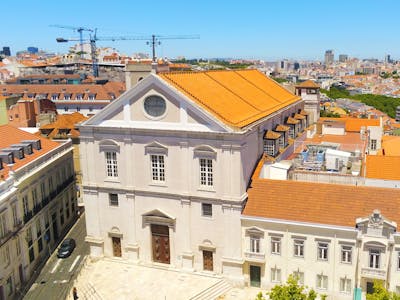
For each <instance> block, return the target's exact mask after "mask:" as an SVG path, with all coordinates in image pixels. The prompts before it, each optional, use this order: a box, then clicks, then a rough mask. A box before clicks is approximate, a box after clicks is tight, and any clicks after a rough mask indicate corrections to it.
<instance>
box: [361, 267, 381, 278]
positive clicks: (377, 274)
mask: <svg viewBox="0 0 400 300" xmlns="http://www.w3.org/2000/svg"><path fill="white" fill-rule="evenodd" d="M361 276H364V277H369V278H375V279H386V270H384V269H374V268H361Z"/></svg>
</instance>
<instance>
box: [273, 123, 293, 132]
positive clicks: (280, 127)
mask: <svg viewBox="0 0 400 300" xmlns="http://www.w3.org/2000/svg"><path fill="white" fill-rule="evenodd" d="M289 129H290V127H289V126H285V125H282V124H279V125H278V126H276V128H275V131H288V130H289Z"/></svg>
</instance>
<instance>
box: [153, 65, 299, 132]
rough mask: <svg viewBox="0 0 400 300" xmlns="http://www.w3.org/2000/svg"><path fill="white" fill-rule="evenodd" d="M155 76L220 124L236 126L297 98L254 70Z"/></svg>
mask: <svg viewBox="0 0 400 300" xmlns="http://www.w3.org/2000/svg"><path fill="white" fill-rule="evenodd" d="M159 76H160V77H161V78H162V79H164V80H165V81H167V82H168V83H170V84H171V85H173V86H174V87H175V88H177V89H178V90H180V91H181V92H182V93H184V94H185V95H186V96H188V97H189V98H191V99H192V100H193V101H195V102H196V103H197V104H199V105H200V106H202V107H203V108H204V109H206V110H207V111H209V112H210V113H212V114H213V115H215V116H216V117H218V118H219V119H220V120H222V121H223V122H224V123H226V124H228V125H230V126H233V127H238V128H243V127H245V126H248V125H250V124H252V123H253V122H256V121H257V120H260V119H261V118H264V117H266V116H268V115H270V114H272V113H274V112H276V111H278V110H279V109H282V108H283V107H286V106H288V105H290V104H293V103H295V102H297V101H299V100H301V98H300V97H298V96H295V95H293V94H292V93H290V92H289V91H287V90H286V89H284V88H283V87H282V86H280V85H279V84H278V83H276V82H275V81H273V80H272V79H270V78H268V77H267V76H265V75H264V74H262V73H261V72H259V71H257V70H240V71H205V72H180V73H179V72H177V73H162V74H159Z"/></svg>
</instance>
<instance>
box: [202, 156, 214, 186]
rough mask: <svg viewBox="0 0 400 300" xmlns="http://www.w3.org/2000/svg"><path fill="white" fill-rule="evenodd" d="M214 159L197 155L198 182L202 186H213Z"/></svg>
mask: <svg viewBox="0 0 400 300" xmlns="http://www.w3.org/2000/svg"><path fill="white" fill-rule="evenodd" d="M213 161H214V159H212V158H210V157H199V184H200V187H202V188H213V187H214V162H213Z"/></svg>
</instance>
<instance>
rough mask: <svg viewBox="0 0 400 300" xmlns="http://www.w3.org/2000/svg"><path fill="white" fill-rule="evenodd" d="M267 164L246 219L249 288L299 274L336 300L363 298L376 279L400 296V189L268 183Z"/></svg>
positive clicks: (252, 193) (252, 190) (254, 186)
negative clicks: (265, 172)
mask: <svg viewBox="0 0 400 300" xmlns="http://www.w3.org/2000/svg"><path fill="white" fill-rule="evenodd" d="M262 163H263V162H261V163H260V165H259V167H258V168H257V170H256V172H255V174H254V177H253V180H252V184H251V187H250V188H249V190H248V194H249V197H248V201H247V204H246V207H245V209H244V211H243V214H242V217H241V220H242V243H243V244H242V249H243V257H244V260H245V263H244V272H245V282H246V283H247V284H248V285H251V286H258V287H259V286H261V287H263V288H265V289H270V288H272V287H273V286H274V285H276V284H280V283H283V282H285V281H286V279H287V277H288V276H289V275H290V274H294V275H296V276H298V277H299V279H300V283H302V284H304V285H306V286H309V287H312V288H314V289H315V290H316V291H317V292H318V293H320V294H327V295H329V299H362V297H365V294H366V293H371V292H372V286H373V281H374V280H381V281H383V283H384V285H385V287H386V288H388V289H389V290H391V291H394V292H397V293H400V235H399V233H398V231H397V224H398V223H399V221H400V219H399V216H400V210H399V204H400V195H399V191H398V189H393V188H377V187H366V186H355V185H339V184H325V183H314V182H300V181H291V180H270V179H263V178H260V177H259V173H260V170H261V166H262ZM364 299H365V298H364Z"/></svg>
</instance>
